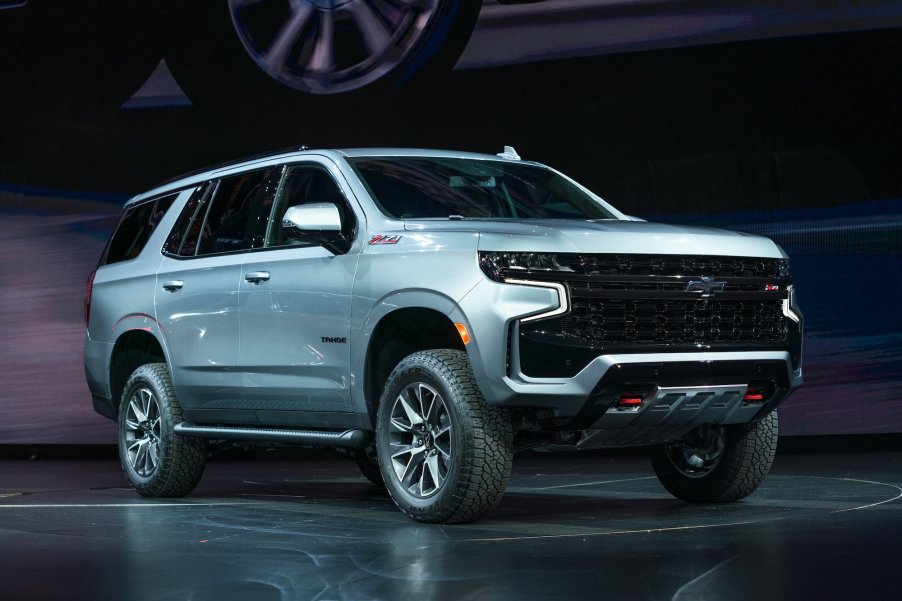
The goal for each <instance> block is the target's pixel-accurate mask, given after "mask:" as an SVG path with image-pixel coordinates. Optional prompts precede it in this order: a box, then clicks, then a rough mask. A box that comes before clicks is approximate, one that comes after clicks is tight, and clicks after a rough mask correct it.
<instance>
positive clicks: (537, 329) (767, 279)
mask: <svg viewBox="0 0 902 601" xmlns="http://www.w3.org/2000/svg"><path fill="white" fill-rule="evenodd" d="M516 259H518V260H519V262H520V264H523V263H526V264H527V265H529V260H530V257H526V258H525V259H524V258H521V257H517V258H516ZM549 264H550V265H552V266H553V268H552V269H547V268H546V269H536V268H529V267H527V268H525V269H524V268H523V267H520V266H519V265H518V266H516V267H514V266H506V265H502V266H500V269H499V270H498V272H497V274H498V276H500V277H501V278H511V279H516V280H532V281H547V282H557V283H563V284H565V286H566V287H567V289H568V291H569V294H570V305H571V306H570V310H569V311H568V312H567V313H565V314H563V315H559V316H555V317H551V318H547V319H538V320H533V321H526V322H521V323H520V326H519V327H520V332H519V334H520V335H519V345H520V367H521V369H522V371H523V373H525V374H527V375H533V376H548V377H552V376H562V375H566V376H572V375H573V374H575V373H576V372H577V371H579V369H581V368H582V367H584V366H585V364H586V363H587V362H588V361H590V360H591V359H592V358H594V357H597V356H598V355H601V354H616V353H630V352H655V351H659V350H668V351H697V350H700V349H707V350H742V349H751V348H774V347H775V345H776V346H782V345H785V344H788V337H789V324H788V321H787V317H786V316H785V315H784V314H783V302H784V300H785V299H786V298H787V297H788V289H789V286H790V284H791V283H792V280H791V279H790V278H789V266H788V263H787V262H786V261H784V260H782V259H761V258H753V257H710V256H709V257H705V256H679V255H673V256H669V255H581V254H563V253H562V254H556V255H554V256H553V257H552V258H551V259H543V263H541V266H545V265H549Z"/></svg>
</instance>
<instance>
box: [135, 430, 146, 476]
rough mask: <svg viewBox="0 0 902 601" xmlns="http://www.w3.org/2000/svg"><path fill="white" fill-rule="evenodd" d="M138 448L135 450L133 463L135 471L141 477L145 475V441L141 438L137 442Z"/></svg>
mask: <svg viewBox="0 0 902 601" xmlns="http://www.w3.org/2000/svg"><path fill="white" fill-rule="evenodd" d="M137 446H138V448H137V449H136V450H135V461H134V464H133V465H134V467H135V471H136V472H138V473H139V474H141V475H142V476H146V475H147V470H146V466H147V439H146V438H141V439H139V440H138V445H137Z"/></svg>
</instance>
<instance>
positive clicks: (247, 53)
mask: <svg viewBox="0 0 902 601" xmlns="http://www.w3.org/2000/svg"><path fill="white" fill-rule="evenodd" d="M183 4H190V6H183ZM481 4H482V2H481V1H479V0H467V1H463V0H419V1H415V2H414V1H402V0H397V1H392V0H389V1H379V2H377V1H375V0H334V1H333V0H295V1H288V0H228V2H216V3H173V4H170V7H171V8H170V9H169V10H167V12H171V13H176V14H178V15H179V18H178V19H176V21H177V22H180V23H182V24H183V26H184V27H185V29H184V32H183V33H181V34H179V35H177V36H176V40H175V41H174V42H173V44H172V46H171V47H170V49H169V52H168V53H167V63H168V64H169V66H170V68H171V69H172V71H173V72H174V74H175V77H176V79H177V80H178V82H179V83H180V84H181V85H182V86H183V88H184V89H185V91H186V92H187V94H188V96H189V97H190V98H191V100H192V101H194V102H195V104H198V105H205V104H216V103H217V102H224V101H227V100H231V101H232V102H234V101H235V100H238V99H239V98H241V97H242V96H246V97H247V100H249V101H250V100H258V99H260V98H261V97H262V98H266V97H267V96H280V95H283V94H285V93H290V94H293V95H295V96H297V95H298V93H302V94H339V93H343V92H349V91H352V90H357V89H360V88H364V87H367V86H371V85H373V84H376V83H380V84H384V85H387V86H389V87H400V86H403V85H406V84H408V83H409V82H411V81H413V80H414V79H420V78H423V77H426V76H428V75H429V74H430V73H443V72H446V71H450V69H451V68H452V67H453V66H454V63H455V62H456V61H457V58H458V57H459V56H460V53H461V51H462V50H463V47H464V45H465V44H466V42H467V40H469V38H470V34H471V33H472V31H473V27H474V25H475V22H476V17H477V16H478V14H479V9H480V6H481Z"/></svg>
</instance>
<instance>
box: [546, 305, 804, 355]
mask: <svg viewBox="0 0 902 601" xmlns="http://www.w3.org/2000/svg"><path fill="white" fill-rule="evenodd" d="M572 303H573V306H572V310H571V311H570V312H569V313H568V314H566V315H564V316H562V317H561V318H560V320H559V322H560V323H559V326H560V327H559V329H558V328H555V329H556V330H557V335H556V337H558V338H559V339H560V341H561V342H564V343H567V344H577V345H580V346H591V347H595V348H599V347H603V346H606V345H609V344H612V343H627V344H687V345H695V344H717V343H736V342H775V341H781V340H784V339H785V338H786V334H787V330H786V317H785V316H784V315H783V301H782V300H768V301H729V300H723V301H721V300H710V299H697V300H673V299H662V300H645V299H606V300H597V299H585V298H576V297H574V299H573V301H572ZM549 321H550V320H549ZM540 323H541V322H537V324H536V325H537V326H540ZM540 327H541V326H540ZM543 330H544V331H546V332H548V330H547V326H546V327H545V328H543ZM548 333H550V332H548Z"/></svg>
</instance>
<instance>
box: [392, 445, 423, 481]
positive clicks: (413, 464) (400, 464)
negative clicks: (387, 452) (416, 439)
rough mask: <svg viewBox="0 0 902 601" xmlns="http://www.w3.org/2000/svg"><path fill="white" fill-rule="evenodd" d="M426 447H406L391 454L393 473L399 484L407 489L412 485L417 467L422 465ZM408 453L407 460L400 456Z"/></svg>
mask: <svg viewBox="0 0 902 601" xmlns="http://www.w3.org/2000/svg"><path fill="white" fill-rule="evenodd" d="M425 450H426V449H424V448H423V447H418V448H413V449H406V450H404V451H401V452H399V453H395V454H394V455H392V463H393V464H394V468H395V474H396V475H397V476H398V480H399V481H400V482H401V484H402V485H403V486H404V487H405V488H407V489H409V488H410V487H411V486H412V485H413V480H414V478H416V472H417V468H418V467H420V465H422V463H423V460H424V459H425V457H424V452H425ZM402 455H409V457H408V459H407V461H404V460H403V459H402V458H401V456H402Z"/></svg>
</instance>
